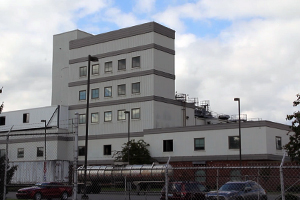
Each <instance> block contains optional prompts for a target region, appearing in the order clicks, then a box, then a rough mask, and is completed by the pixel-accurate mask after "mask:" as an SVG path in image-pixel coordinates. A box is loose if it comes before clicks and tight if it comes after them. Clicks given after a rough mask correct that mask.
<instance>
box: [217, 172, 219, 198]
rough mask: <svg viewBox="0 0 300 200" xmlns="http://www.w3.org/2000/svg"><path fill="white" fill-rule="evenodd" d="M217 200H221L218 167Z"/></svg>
mask: <svg viewBox="0 0 300 200" xmlns="http://www.w3.org/2000/svg"><path fill="white" fill-rule="evenodd" d="M217 200H219V169H217Z"/></svg>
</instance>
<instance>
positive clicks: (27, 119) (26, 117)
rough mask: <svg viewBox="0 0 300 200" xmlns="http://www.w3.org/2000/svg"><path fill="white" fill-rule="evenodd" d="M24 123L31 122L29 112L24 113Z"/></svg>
mask: <svg viewBox="0 0 300 200" xmlns="http://www.w3.org/2000/svg"><path fill="white" fill-rule="evenodd" d="M23 123H29V113H24V114H23Z"/></svg>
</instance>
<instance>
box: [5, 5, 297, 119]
mask: <svg viewBox="0 0 300 200" xmlns="http://www.w3.org/2000/svg"><path fill="white" fill-rule="evenodd" d="M0 13H1V16H0V44H1V47H0V88H1V87H2V86H3V92H2V93H1V94H0V103H1V102H4V110H3V111H4V112H5V111H13V110H22V109H26V108H36V107H44V106H50V105H51V67H52V38H53V35H54V34H59V33H62V32H66V31H70V30H74V29H80V30H83V31H86V32H89V33H92V34H100V33H104V32H108V31H112V30H117V29H120V28H124V27H129V26H133V25H137V24H141V23H145V22H149V21H155V22H158V23H161V24H163V25H164V26H167V27H169V28H171V29H173V30H175V31H176V41H175V46H176V57H175V63H176V66H175V67H176V91H177V92H178V93H185V94H188V95H189V97H190V98H198V99H199V101H203V100H209V101H210V109H211V110H212V111H213V112H214V113H217V114H228V115H236V114H237V113H238V110H237V102H234V101H233V98H235V97H239V98H240V99H241V113H242V114H247V117H248V119H251V118H260V119H263V120H270V121H274V122H279V123H284V124H289V122H287V121H286V120H285V118H286V115H287V114H292V113H293V112H294V111H295V110H296V108H293V106H292V102H293V100H295V99H296V94H297V93H299V92H300V90H299V81H300V73H299V69H300V68H299V67H300V53H299V52H300V1H299V0H127V1H124V0H43V1H41V0H19V1H16V0H1V1H0Z"/></svg>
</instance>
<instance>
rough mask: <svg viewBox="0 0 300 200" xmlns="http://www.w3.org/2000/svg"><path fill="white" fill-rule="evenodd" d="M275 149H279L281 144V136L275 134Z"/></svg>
mask: <svg viewBox="0 0 300 200" xmlns="http://www.w3.org/2000/svg"><path fill="white" fill-rule="evenodd" d="M276 149H277V150H281V149H282V145H281V137H278V136H276Z"/></svg>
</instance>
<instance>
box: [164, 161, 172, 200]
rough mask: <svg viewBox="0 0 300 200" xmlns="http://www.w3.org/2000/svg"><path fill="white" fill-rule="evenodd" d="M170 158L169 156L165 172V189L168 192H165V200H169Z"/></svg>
mask: <svg viewBox="0 0 300 200" xmlns="http://www.w3.org/2000/svg"><path fill="white" fill-rule="evenodd" d="M170 158H171V157H170V156H169V159H168V162H167V164H166V170H165V188H166V191H165V197H166V198H165V199H166V200H168V193H169V191H168V190H169V175H168V168H169V163H170Z"/></svg>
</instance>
